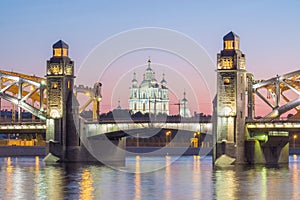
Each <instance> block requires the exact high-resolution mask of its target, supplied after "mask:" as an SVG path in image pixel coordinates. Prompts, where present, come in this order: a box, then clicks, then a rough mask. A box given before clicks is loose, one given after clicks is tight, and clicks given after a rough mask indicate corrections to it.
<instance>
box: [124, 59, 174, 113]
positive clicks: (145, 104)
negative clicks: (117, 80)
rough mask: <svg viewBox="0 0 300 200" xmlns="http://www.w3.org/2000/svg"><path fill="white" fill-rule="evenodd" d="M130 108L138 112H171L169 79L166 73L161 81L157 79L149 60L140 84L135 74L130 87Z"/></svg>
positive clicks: (133, 111)
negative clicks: (167, 79)
mask: <svg viewBox="0 0 300 200" xmlns="http://www.w3.org/2000/svg"><path fill="white" fill-rule="evenodd" d="M129 109H130V110H131V112H132V113H133V114H134V113H136V112H141V113H143V114H145V113H151V114H159V113H161V114H167V115H168V114H169V96H168V88H167V81H166V80H165V77H164V74H163V78H162V80H161V82H160V83H158V82H157V80H156V79H155V72H154V71H153V70H152V68H151V61H150V59H149V60H148V67H147V69H146V73H145V74H144V77H143V81H142V82H141V84H138V81H137V79H136V73H134V75H133V79H132V81H131V88H130V98H129Z"/></svg>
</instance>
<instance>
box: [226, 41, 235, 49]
mask: <svg viewBox="0 0 300 200" xmlns="http://www.w3.org/2000/svg"><path fill="white" fill-rule="evenodd" d="M224 43H225V47H224V49H233V40H228V41H224Z"/></svg>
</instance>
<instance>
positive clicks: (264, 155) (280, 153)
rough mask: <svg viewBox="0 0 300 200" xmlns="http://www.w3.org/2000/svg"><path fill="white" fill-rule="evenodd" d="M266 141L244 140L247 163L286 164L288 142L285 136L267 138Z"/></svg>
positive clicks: (287, 160)
mask: <svg viewBox="0 0 300 200" xmlns="http://www.w3.org/2000/svg"><path fill="white" fill-rule="evenodd" d="M269 140H270V141H268V142H267V143H265V142H262V141H259V140H256V139H252V140H247V141H246V142H245V147H246V148H245V150H246V159H247V163H249V164H271V165H273V164H275V165H276V164H288V162H289V143H288V140H287V139H286V138H273V139H272V138H269Z"/></svg>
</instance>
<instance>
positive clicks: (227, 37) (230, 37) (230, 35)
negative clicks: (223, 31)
mask: <svg viewBox="0 0 300 200" xmlns="http://www.w3.org/2000/svg"><path fill="white" fill-rule="evenodd" d="M239 38H240V37H239V36H238V35H237V34H235V33H234V32H232V31H230V32H229V33H228V34H227V35H225V36H224V37H223V40H235V39H239Z"/></svg>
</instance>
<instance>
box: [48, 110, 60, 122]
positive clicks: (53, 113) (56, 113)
mask: <svg viewBox="0 0 300 200" xmlns="http://www.w3.org/2000/svg"><path fill="white" fill-rule="evenodd" d="M50 117H52V118H54V119H57V118H60V114H59V111H58V110H57V109H55V108H54V109H51V111H50Z"/></svg>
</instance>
